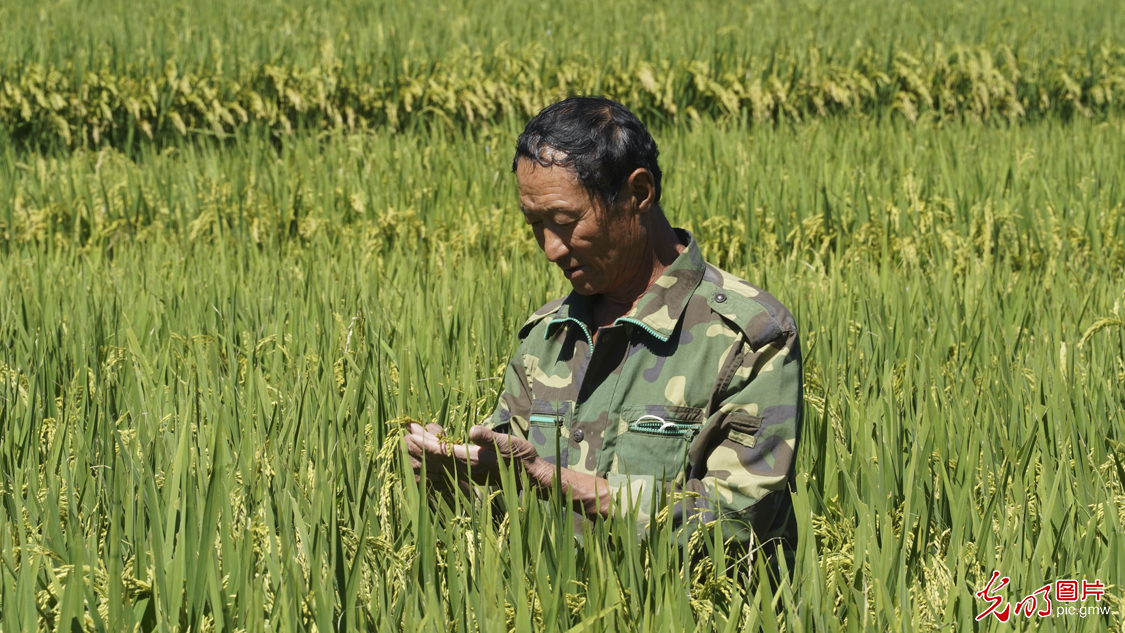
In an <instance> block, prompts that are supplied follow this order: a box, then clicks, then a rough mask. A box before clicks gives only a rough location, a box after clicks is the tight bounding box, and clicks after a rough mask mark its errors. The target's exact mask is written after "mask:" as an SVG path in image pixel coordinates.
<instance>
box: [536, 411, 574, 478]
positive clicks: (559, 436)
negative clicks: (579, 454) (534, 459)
mask: <svg viewBox="0 0 1125 633" xmlns="http://www.w3.org/2000/svg"><path fill="white" fill-rule="evenodd" d="M573 412H574V403H573V402H571V401H570V400H538V399H536V400H533V401H532V402H531V414H530V415H529V416H528V418H527V421H528V430H527V439H528V441H530V442H531V445H532V446H534V447H535V452H536V453H538V454H539V456H540V457H542V458H543V459H545V460H547V461H548V462H550V463H551V464H554V465H556V466H562V467H566V466H567V465H568V464H570V460H569V457H570V438H569V435H570V423H571V417H572V415H573Z"/></svg>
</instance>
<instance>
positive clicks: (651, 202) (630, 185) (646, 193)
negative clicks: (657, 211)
mask: <svg viewBox="0 0 1125 633" xmlns="http://www.w3.org/2000/svg"><path fill="white" fill-rule="evenodd" d="M622 193H624V194H625V196H623V197H625V199H626V200H628V201H629V202H630V206H632V207H633V208H634V209H635V210H636V212H637V213H646V212H647V211H649V210H650V209H652V208H653V207H655V206H656V181H655V180H654V179H653V177H652V173H651V172H649V170H647V169H645V168H644V167H638V168H637V169H635V170H633V173H631V174H629V178H628V180H626V181H625V191H624V192H622Z"/></svg>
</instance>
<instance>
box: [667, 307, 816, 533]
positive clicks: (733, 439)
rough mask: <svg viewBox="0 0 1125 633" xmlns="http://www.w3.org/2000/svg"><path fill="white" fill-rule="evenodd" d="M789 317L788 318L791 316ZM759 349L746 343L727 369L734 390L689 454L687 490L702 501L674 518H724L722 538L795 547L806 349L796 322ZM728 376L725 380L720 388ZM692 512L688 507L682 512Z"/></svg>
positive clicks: (719, 397) (720, 396)
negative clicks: (792, 493) (794, 486)
mask: <svg viewBox="0 0 1125 633" xmlns="http://www.w3.org/2000/svg"><path fill="white" fill-rule="evenodd" d="M786 316H787V317H788V315H786ZM782 326H783V327H780V328H778V329H777V330H774V332H777V335H776V336H774V337H772V340H769V341H767V342H765V343H763V344H759V345H757V346H755V344H754V342H753V341H752V340H751V339H744V341H743V344H742V346H741V350H740V351H739V352H738V353H736V354H735V355H734V356H733V357H732V359H731V362H730V363H729V364H728V366H727V368H726V371H727V372H729V375H730V379H729V384H728V385H727V386H726V387H725V388H724V387H723V386H722V385H721V384H720V385H717V387H719V391H718V392H717V393H716V394H715V396H714V399H715V403H714V404H715V405H716V406H714V408H713V410H712V412H711V414H710V416H709V417H708V419H707V422H706V423H705V424H704V425H703V428H702V430H701V432H700V434H699V436H698V437H696V438H695V440H694V441H693V442H692V445H691V446H690V447H689V449H688V462H689V467H688V472H687V474H686V481H685V482H684V484H683V490H684V491H686V492H691V493H696V494H697V495H698V497H694V498H693V499H690V500H688V502H687V503H682V504H680V507H678V508H674V509H673V513H674V516H675V515H678V516H676V517H675V518H677V519H679V520H680V521H681V522H682V521H687V520H689V519H692V518H693V516H696V515H697V519H696V520H701V521H703V522H706V521H710V520H712V519H715V518H719V519H723V524H724V531H725V532H727V533H728V535H730V536H737V537H739V540H742V541H748V540H749V539H751V538H755V539H756V540H757V541H758V542H759V543H764V542H766V541H767V540H770V539H776V538H780V539H782V541H783V544H784V545H785V546H786V547H787V548H791V547H794V546H795V544H796V523H795V521H794V520H793V517H792V514H793V510H792V502H791V500H790V497H789V486H790V484H791V483H792V479H793V476H794V462H795V458H796V454H797V443H798V439H799V437H800V432H801V408H802V400H803V393H802V382H801V381H802V374H801V346H800V340H799V337H798V335H797V330H796V327H795V326H794V325H793V323H792V320H791V317H789V318H787V319H785V320H784V321H783V322H782ZM721 382H724V377H722V376H720V383H721ZM684 506H687V507H684Z"/></svg>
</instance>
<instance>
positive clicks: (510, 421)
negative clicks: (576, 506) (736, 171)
mask: <svg viewBox="0 0 1125 633" xmlns="http://www.w3.org/2000/svg"><path fill="white" fill-rule="evenodd" d="M677 233H678V235H679V236H680V239H681V241H683V242H684V243H686V244H687V248H686V250H685V251H684V252H683V253H682V254H681V255H680V256H679V257H678V258H677V259H676V260H675V262H673V264H672V265H671V266H670V267H669V268H668V269H667V270H666V271H665V272H664V274H663V275H662V276H661V277H660V278H659V279H657V280H656V283H654V284H653V285H652V287H650V288H649V289H648V291H647V292H646V293H645V294H644V295H643V296H642V297H641V299H640V301H639V302H638V303H637V304H636V305H635V306H634V308H633V309H632V310H631V311H630V312H629V313H628V314H626V315H625V316H623V317H621V318H619V319H617V320H616V321H615V322H614V323H613V324H612V325H609V326H606V327H603V328H601V329H600V330H599V331H598V333H597V337H596V344H592V342H591V341H592V340H594V339H593V338H592V337H591V333H592V332H591V331H590V329H591V326H590V325H589V324H590V323H592V321H593V319H592V304H591V298H589V297H584V296H582V295H579V294H577V293H574V292H572V293H571V294H570V295H569V296H567V297H564V298H562V299H559V300H556V301H552V302H551V303H549V304H547V305H545V306H543V307H542V308H540V309H539V310H537V311H536V312H535V313H534V314H533V315H532V316H531V318H529V319H528V320H527V322H526V323H525V324H524V325H523V327H522V328H521V329H520V332H519V337H520V345H519V348H518V349H517V350H516V353H515V355H514V357H513V358H512V360H511V362H510V363H509V364H508V368H507V371H506V374H505V377H504V391H503V393H502V394H501V396H500V400H499V403H498V404H497V406H496V410H495V411H494V413H493V415H492V418H491V420H490V421H489V424H490V425H491V426H492V427H493V428H495V429H497V430H502V431H506V432H509V433H512V434H514V435H517V436H520V437H524V438H526V439H528V440H530V441H531V442H532V444H534V445H535V448H536V450H537V451H538V452H539V455H540V456H541V457H543V458H545V459H546V460H548V461H550V462H551V463H553V464H556V465H559V464H561V465H562V466H565V467H567V468H570V469H572V470H576V471H580V472H584V473H589V474H592V475H596V476H598V477H602V478H605V479H607V480H608V481H609V483H610V486H611V488H613V490H614V493H615V495H617V499H618V507H621V505H622V503H624V504H636V505H638V506H639V508H640V516H641V521H642V523H647V522H648V519H649V517H650V516H651V512H652V510H653V509H652V508H651V507H650V503H651V500H652V499H653V486H655V485H658V484H659V485H664V486H665V487H666V488H667V491H668V492H681V493H682V492H687V493H696V494H695V495H692V494H689V495H686V496H687V500H686V501H682V502H681V503H678V504H676V505H675V506H674V507H673V510H672V513H673V521H674V522H676V523H679V524H683V522H685V521H687V520H689V519H691V520H693V521H694V520H699V521H704V522H706V521H710V520H712V519H715V518H724V519H729V521H724V522H723V525H724V528H728V529H727V530H726V531H727V533H728V535H733V536H735V537H736V538H738V539H739V540H740V541H743V542H744V543H746V544H750V543H751V542H752V540H754V539H756V540H758V541H759V542H763V541H765V540H766V539H771V538H781V539H782V541H781V542H782V544H783V545H784V546H785V548H786V549H791V548H792V547H794V546H795V542H796V530H795V523H794V521H793V517H792V514H793V512H792V506H791V503H790V498H789V490H788V483H789V482H790V480H791V478H792V477H793V461H794V456H795V454H796V450H797V440H798V438H799V437H800V429H801V402H802V387H801V348H800V344H799V342H798V338H797V329H796V325H795V323H794V321H793V316H792V315H791V314H790V313H789V311H788V310H786V309H785V307H784V306H782V305H781V304H780V303H779V302H778V301H777V300H776V299H774V298H773V297H772V296H770V295H769V294H767V293H765V292H763V291H762V290H759V289H758V288H755V287H754V286H751V285H750V284H748V283H746V282H745V281H742V280H741V279H738V278H737V277H734V276H733V275H731V274H729V273H726V272H723V271H721V270H719V269H718V268H715V267H714V266H711V265H710V264H708V263H706V262H705V261H703V256H702V255H701V254H700V252H699V247H698V246H697V245H696V243H695V239H694V238H693V237H692V236H691V234H689V233H687V232H686V231H682V230H678V229H677ZM749 528H752V531H751V530H750V529H749Z"/></svg>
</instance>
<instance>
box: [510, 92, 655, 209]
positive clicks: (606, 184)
mask: <svg viewBox="0 0 1125 633" xmlns="http://www.w3.org/2000/svg"><path fill="white" fill-rule="evenodd" d="M552 150H554V151H552ZM659 154H660V152H659V151H657V149H656V141H654V140H652V135H650V134H649V133H648V130H647V129H645V126H644V124H643V123H641V122H640V121H639V120H637V117H635V116H633V113H632V112H630V111H629V109H628V108H626V107H625V106H623V105H621V104H620V103H617V102H616V101H613V100H612V99H606V98H604V97H570V98H567V99H564V100H562V101H559V102H558V103H554V104H552V105H549V106H547V107H546V108H543V110H542V111H541V112H540V113H539V114H537V115H535V118H534V119H532V120H531V122H530V123H528V124H527V127H525V128H524V129H523V134H520V138H519V140H518V141H517V142H516V155H515V157H514V158H513V159H512V172H513V173H515V171H516V167H517V166H518V165H519V162H520V159H521V158H529V159H531V160H533V161H535V162H536V163H537V164H539V165H541V166H543V167H551V166H553V165H558V166H560V167H565V168H566V169H568V170H570V171H572V172H574V174H575V175H576V176H578V182H579V183H581V185H582V187H583V188H584V189H586V191H588V192H589V193H590V195H591V196H595V197H597V198H599V199H601V201H602V202H604V203H605V204H606V206H613V205H615V204H617V196H618V194H619V193H620V191H621V187H622V186H624V185H625V181H626V180H628V179H629V174H631V173H633V171H634V170H636V169H637V168H638V167H643V168H645V169H647V170H648V172H649V173H650V174H652V179H653V181H654V182H655V183H656V201H657V202H660V165H658V164H657V163H656V157H657V156H658V155H659Z"/></svg>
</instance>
